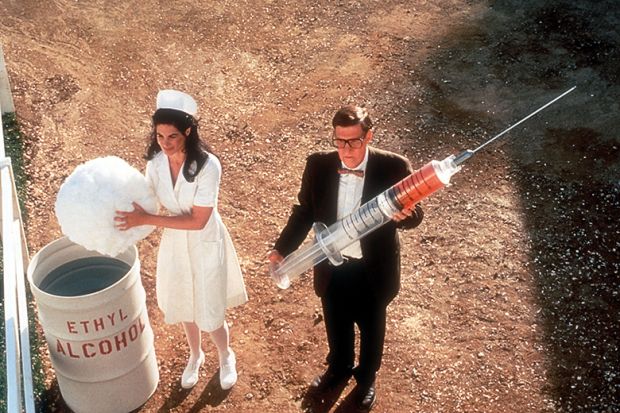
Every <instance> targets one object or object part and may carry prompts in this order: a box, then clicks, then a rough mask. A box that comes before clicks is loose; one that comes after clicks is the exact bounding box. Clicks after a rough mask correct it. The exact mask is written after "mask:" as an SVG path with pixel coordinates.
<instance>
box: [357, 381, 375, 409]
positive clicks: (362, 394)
mask: <svg viewBox="0 0 620 413" xmlns="http://www.w3.org/2000/svg"><path fill="white" fill-rule="evenodd" d="M376 401H377V391H376V390H375V383H372V384H371V385H369V386H360V385H358V387H357V397H356V402H357V408H358V409H360V410H361V411H364V412H368V411H370V409H372V407H373V406H374V405H375V402H376Z"/></svg>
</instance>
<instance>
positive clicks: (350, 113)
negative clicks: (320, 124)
mask: <svg viewBox="0 0 620 413" xmlns="http://www.w3.org/2000/svg"><path fill="white" fill-rule="evenodd" d="M354 125H361V126H362V130H363V131H364V132H368V131H369V130H370V129H371V128H372V121H371V120H370V116H368V111H367V110H366V108H363V107H360V106H355V105H347V106H343V107H342V108H340V109H339V110H338V112H336V114H335V115H334V118H333V119H332V126H333V127H334V128H335V127H336V126H354Z"/></svg>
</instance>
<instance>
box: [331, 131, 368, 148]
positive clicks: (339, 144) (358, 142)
mask: <svg viewBox="0 0 620 413" xmlns="http://www.w3.org/2000/svg"><path fill="white" fill-rule="evenodd" d="M364 138H366V134H365V133H364V134H363V135H362V136H361V137H360V138H355V139H338V138H333V139H332V145H334V146H335V147H336V148H338V149H344V148H345V147H346V146H347V145H349V146H350V147H351V149H359V148H361V147H362V144H363V143H364Z"/></svg>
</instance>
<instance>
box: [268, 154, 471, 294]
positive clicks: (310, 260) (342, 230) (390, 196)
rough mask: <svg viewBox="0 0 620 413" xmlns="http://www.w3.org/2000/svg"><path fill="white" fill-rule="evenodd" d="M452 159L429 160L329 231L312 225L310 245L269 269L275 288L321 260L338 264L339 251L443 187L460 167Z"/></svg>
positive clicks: (323, 227) (288, 281) (286, 285)
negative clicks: (312, 237) (312, 238)
mask: <svg viewBox="0 0 620 413" xmlns="http://www.w3.org/2000/svg"><path fill="white" fill-rule="evenodd" d="M454 159H455V157H454V156H449V157H447V158H446V159H444V160H442V161H435V160H433V161H430V162H429V163H427V164H426V165H424V166H423V167H422V168H420V169H418V170H417V171H415V172H414V173H412V174H411V175H409V176H407V177H406V178H404V179H403V180H401V181H400V182H398V183H396V184H395V185H393V186H392V187H390V188H388V189H387V190H385V191H383V192H382V193H380V194H379V195H377V196H376V197H374V198H373V199H371V200H370V201H368V202H366V203H365V204H364V205H362V206H361V207H359V208H358V209H356V210H355V211H353V212H352V213H351V214H349V215H347V216H346V217H344V218H343V219H341V220H339V221H337V222H335V223H334V224H332V225H331V226H330V227H329V228H328V227H326V226H325V224H322V223H320V222H318V223H315V224H314V227H313V229H314V235H315V236H314V240H313V241H312V243H310V244H308V245H306V246H304V247H301V248H300V249H298V250H297V251H295V252H293V253H291V254H290V255H288V256H287V257H286V258H285V259H284V260H283V261H282V262H281V263H280V264H279V265H275V266H273V267H272V269H271V276H272V278H273V279H274V281H275V282H276V284H277V285H278V287H280V288H288V287H289V286H290V283H291V281H293V280H295V279H296V278H297V277H299V275H301V274H302V273H304V272H305V271H307V270H309V269H310V268H312V267H313V266H315V265H317V264H319V263H320V262H322V261H324V260H325V259H329V261H330V262H331V263H332V264H333V265H340V264H342V262H343V259H342V256H341V254H340V251H342V250H343V249H344V248H346V247H348V246H349V245H351V244H353V243H354V242H356V241H358V240H359V239H361V238H363V237H364V236H366V235H368V234H369V233H371V232H372V231H374V230H376V229H377V228H379V227H381V226H382V225H383V224H385V223H387V222H389V221H390V220H391V219H392V217H393V216H394V214H396V213H397V212H399V211H402V210H403V209H409V208H412V207H413V206H415V204H417V203H418V202H420V201H421V200H422V199H424V198H426V197H427V196H429V195H431V194H432V193H433V192H435V191H437V190H438V189H441V188H443V187H444V186H446V185H447V184H448V183H449V182H450V178H451V177H452V175H454V174H455V173H456V172H458V171H459V170H460V168H461V167H460V166H459V165H457V164H455V163H454Z"/></svg>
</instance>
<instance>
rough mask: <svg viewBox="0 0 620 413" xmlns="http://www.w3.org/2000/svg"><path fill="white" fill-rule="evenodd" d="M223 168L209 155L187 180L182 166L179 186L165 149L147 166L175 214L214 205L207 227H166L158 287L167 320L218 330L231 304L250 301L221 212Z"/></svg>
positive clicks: (155, 187)
mask: <svg viewBox="0 0 620 413" xmlns="http://www.w3.org/2000/svg"><path fill="white" fill-rule="evenodd" d="M221 173H222V168H221V165H220V162H219V160H218V159H217V158H216V157H215V156H214V155H212V154H209V157H208V159H207V162H206V163H205V165H204V166H203V167H202V169H201V170H200V172H199V173H198V175H197V176H196V177H195V179H194V182H187V180H186V179H185V177H184V176H183V172H182V169H181V172H180V173H179V176H178V178H177V181H176V183H175V185H174V187H173V185H172V176H171V174H170V167H169V164H168V157H167V156H166V155H165V154H163V153H162V152H159V153H158V154H157V155H155V157H153V159H151V160H150V161H149V162H148V163H147V165H146V177H147V180H148V181H149V184H150V185H151V186H152V188H153V190H154V191H155V193H156V195H157V199H158V201H159V203H160V204H161V205H162V206H163V207H164V208H165V209H166V210H167V211H168V212H169V214H170V215H182V214H189V213H191V208H192V206H193V205H196V206H206V207H213V212H212V213H211V216H210V218H209V221H208V222H207V224H206V225H205V227H204V228H203V229H202V230H177V229H169V228H165V229H164V231H163V235H162V239H161V243H160V245H159V252H158V254H157V281H156V289H157V303H158V305H159V308H160V309H161V310H162V311H163V313H164V316H165V322H166V323H170V324H172V323H178V322H181V321H185V322H192V321H193V322H195V323H196V324H197V325H198V327H199V328H200V329H201V330H203V331H213V330H215V329H217V328H219V327H220V326H222V324H223V323H224V313H225V310H226V308H231V307H234V306H237V305H240V304H243V303H245V302H246V301H247V300H248V298H247V293H246V290H245V285H244V282H243V276H242V274H241V268H240V267H239V261H238V260H237V253H236V252H235V247H234V245H233V243H232V239H231V238H230V235H229V234H228V230H227V229H226V227H225V226H224V223H223V222H222V219H221V217H220V214H219V213H218V211H217V198H218V190H219V184H220V176H221Z"/></svg>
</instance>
